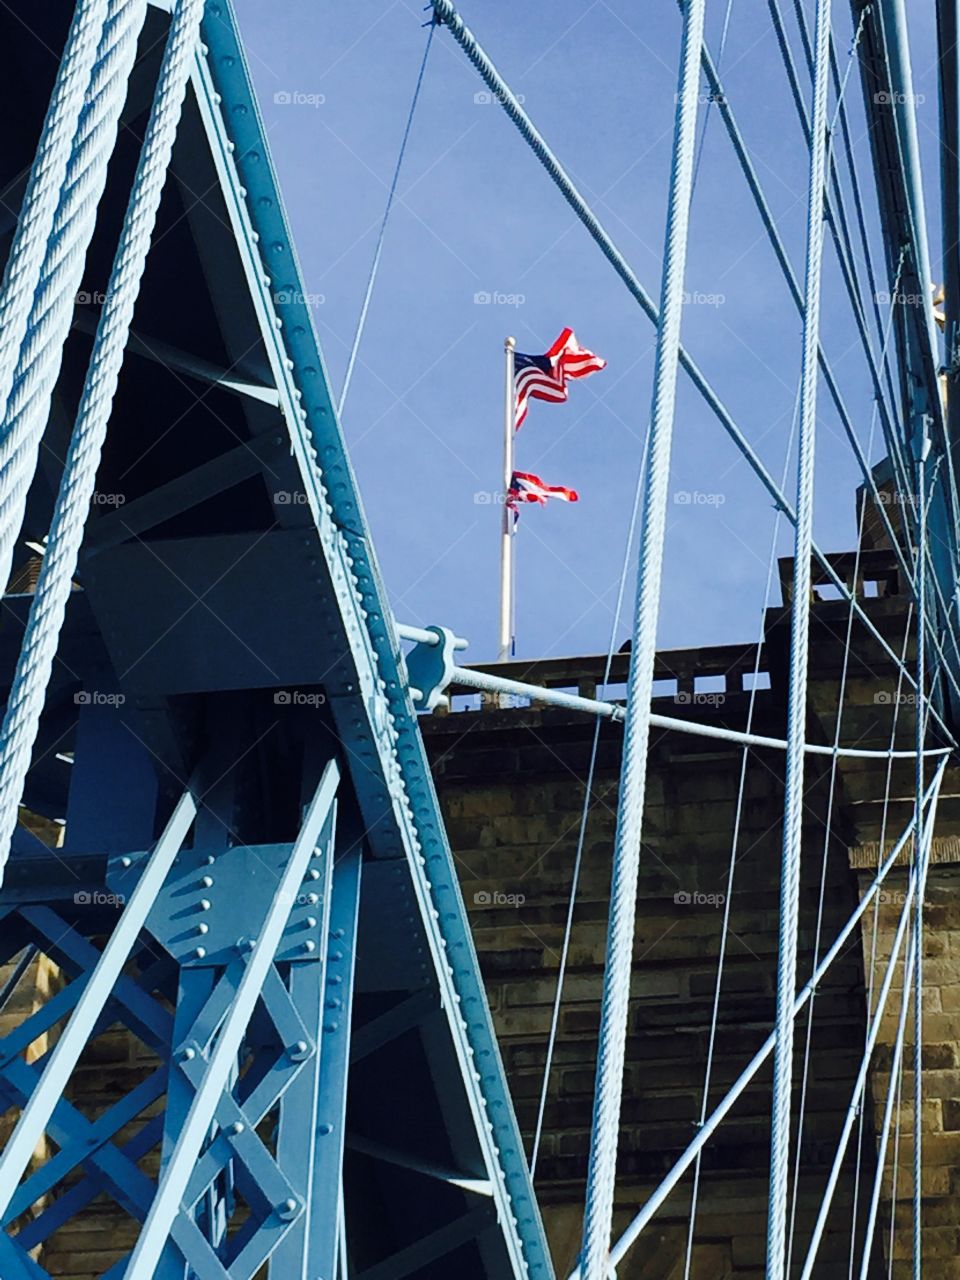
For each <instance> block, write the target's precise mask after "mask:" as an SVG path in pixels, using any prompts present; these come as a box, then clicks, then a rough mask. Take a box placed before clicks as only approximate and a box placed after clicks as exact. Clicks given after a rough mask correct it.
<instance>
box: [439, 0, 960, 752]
mask: <svg viewBox="0 0 960 1280" xmlns="http://www.w3.org/2000/svg"><path fill="white" fill-rule="evenodd" d="M431 4H432V5H433V9H434V12H435V13H437V14H438V15H439V17H440V19H441V21H442V22H443V23H444V25H446V26H447V28H448V29H449V31H450V32H451V34H452V35H453V37H454V39H455V40H456V41H457V43H458V44H459V45H460V47H461V49H463V51H464V53H465V54H466V55H467V57H468V58H469V60H470V61H471V63H473V65H474V67H475V68H476V69H477V71H478V73H479V74H480V76H481V77H482V79H483V80H484V82H485V83H486V84H487V86H488V87H489V88H490V90H491V93H492V94H493V95H494V97H495V98H496V100H497V101H498V102H499V103H500V105H501V106H502V107H503V109H504V111H505V112H506V113H507V115H508V116H509V117H510V119H511V120H512V121H513V123H514V124H515V125H516V127H517V129H518V131H519V133H520V134H521V136H522V137H523V139H524V141H525V142H526V143H527V145H528V146H529V147H530V149H531V150H532V151H533V153H534V155H536V157H537V159H538V160H539V161H540V163H541V164H542V165H543V167H544V168H545V169H546V171H547V172H548V173H549V175H550V177H551V178H552V179H553V181H554V183H555V185H556V186H557V188H558V189H559V190H560V192H561V194H562V195H563V196H564V199H565V200H566V201H567V203H568V204H569V205H570V207H571V208H572V209H573V211H574V212H575V213H576V215H577V217H578V218H579V219H580V221H581V222H582V223H583V225H584V226H585V227H586V228H587V230H588V231H589V232H590V235H591V236H592V237H593V239H594V240H595V241H596V243H597V245H598V246H599V248H600V250H601V251H602V253H603V255H604V257H605V258H606V259H607V261H608V262H609V263H610V264H611V266H612V267H613V268H614V270H615V271H616V272H617V274H618V275H619V276H620V279H621V280H622V281H623V283H624V284H625V285H626V287H627V289H628V290H629V292H630V293H631V294H632V296H633V297H634V298H635V299H636V301H637V302H638V303H639V305H640V307H641V309H642V310H643V312H644V315H646V316H647V318H648V319H649V320H650V321H651V322H652V323H653V324H655V325H657V324H659V318H660V317H659V312H658V310H657V308H656V306H655V305H654V304H653V302H652V300H651V298H650V296H649V294H648V293H647V292H646V290H645V289H644V287H643V285H642V284H641V283H640V281H639V279H638V278H637V276H636V274H635V273H634V271H633V269H632V268H631V267H630V265H629V264H628V263H627V261H626V259H625V258H624V257H623V255H622V254H621V253H620V251H619V249H618V248H617V247H616V245H615V244H614V242H613V240H612V239H611V238H610V236H609V235H608V234H607V232H606V230H605V229H604V228H603V226H602V225H601V223H600V222H599V220H598V219H597V217H596V215H595V214H594V213H593V211H592V210H591V209H590V207H589V205H588V204H587V202H586V201H585V200H584V198H583V196H581V194H580V192H579V191H578V190H577V188H576V187H575V186H574V184H573V182H572V181H571V180H570V177H569V175H568V174H567V173H566V171H565V170H564V168H563V167H562V165H561V164H560V162H559V161H558V160H557V158H556V156H555V155H554V154H553V152H552V151H551V150H550V148H549V147H548V146H547V144H546V142H545V141H544V139H543V137H542V136H541V134H540V133H539V132H538V131H537V129H536V128H535V127H534V125H533V122H532V121H531V120H530V117H529V116H528V115H527V114H526V112H525V111H524V110H523V107H522V106H521V105H520V103H519V102H518V101H517V99H516V97H515V95H514V94H513V93H512V92H511V90H510V87H509V85H507V83H506V81H505V80H504V79H503V77H502V76H501V75H500V73H499V72H498V71H497V69H496V67H495V66H494V65H493V63H492V62H491V61H490V59H489V57H488V56H487V55H486V53H485V52H484V51H483V49H482V48H481V47H480V45H479V44H478V42H477V40H476V37H475V36H474V35H473V32H472V31H471V30H470V29H469V28H468V27H467V26H466V24H465V23H464V21H463V19H462V18H461V16H460V14H459V13H458V12H457V9H456V7H455V5H454V4H453V3H452V0H431ZM680 364H681V365H682V366H683V368H684V370H685V371H686V373H687V375H688V376H689V378H690V380H691V382H692V383H693V385H694V387H695V388H696V389H697V391H698V393H699V394H700V395H701V397H702V398H703V399H704V401H705V402H706V404H707V405H708V407H709V408H710V411H711V412H712V413H713V414H714V416H715V417H716V418H717V421H718V422H719V423H720V425H721V426H722V427H723V429H724V430H725V431H726V433H727V435H728V436H729V438H730V440H731V441H732V442H733V444H734V446H735V447H736V448H737V449H738V451H739V452H740V454H741V455H742V456H743V458H744V459H745V461H746V462H747V463H748V465H749V466H750V468H751V470H752V471H753V472H754V474H755V475H756V476H757V478H758V479H759V481H760V483H761V484H762V485H763V487H764V488H765V489H766V491H767V493H768V494H769V495H770V497H771V498H772V499H773V502H774V504H775V505H776V506H777V507H779V508H780V509H781V510H782V511H783V513H784V515H785V516H786V517H787V519H788V520H789V521H790V523H791V524H794V525H795V524H796V520H797V517H796V512H795V511H794V509H793V506H792V504H791V503H790V502H789V500H788V499H787V497H786V495H785V494H784V492H783V490H782V489H780V487H779V486H778V485H777V483H776V481H774V479H773V478H772V476H771V475H770V473H769V472H768V471H767V469H766V467H765V466H764V464H763V462H762V461H761V459H760V457H759V456H758V454H757V452H756V450H755V449H754V448H753V446H752V445H751V444H750V443H749V441H748V440H747V439H746V437H745V436H744V435H743V432H742V431H741V430H740V428H739V427H738V426H737V424H736V423H735V422H734V420H733V418H732V417H731V416H730V413H729V411H728V410H727V409H726V407H725V406H724V404H723V403H722V401H721V400H720V398H719V397H718V396H717V394H716V392H715V391H714V390H713V387H712V386H711V385H710V383H709V382H708V381H707V379H706V378H705V376H704V375H703V373H702V372H701V370H700V368H699V367H698V365H697V364H696V363H695V362H694V360H693V358H692V357H691V356H690V354H689V353H688V352H687V351H686V350H685V349H684V347H683V345H682V344H681V347H680ZM813 554H814V556H815V557H816V559H817V563H818V564H819V565H820V566H821V568H822V569H823V571H824V573H825V574H826V576H827V578H828V580H829V581H830V583H831V584H832V585H833V586H834V587H836V589H837V590H838V591H839V593H840V596H841V598H842V599H844V600H849V599H850V594H851V593H850V590H849V588H848V587H847V585H846V583H845V582H844V581H843V579H842V578H841V577H840V575H839V574H838V573H837V571H836V569H835V568H834V567H833V565H832V564H831V562H830V559H829V557H828V556H827V555H826V554H825V553H824V552H823V550H822V549H821V548H820V547H819V546H818V545H817V543H816V542H814V543H813ZM855 608H856V610H857V617H858V619H859V620H860V621H861V623H862V624H863V626H864V627H865V628H866V630H867V632H868V633H869V635H870V636H871V637H872V639H873V640H875V641H876V643H877V644H878V645H879V646H880V647H881V649H882V650H883V652H884V653H885V654H886V655H887V656H888V657H889V658H890V659H891V660H892V661H893V662H895V663H898V662H899V658H898V656H897V654H896V653H895V652H894V650H893V649H892V648H891V646H890V645H889V643H888V642H887V640H886V638H885V637H884V636H883V635H882V634H881V632H880V631H879V629H878V628H877V627H876V626H875V624H874V623H873V621H872V619H871V618H870V616H869V614H868V613H867V612H866V611H865V610H864V609H863V608H862V607H861V606H860V604H859V602H857V603H856V605H855ZM907 680H908V682H909V683H910V684H911V685H912V684H913V675H912V673H910V672H907ZM935 714H936V718H937V722H938V724H939V725H940V726H941V728H942V729H943V730H944V732H948V729H947V725H946V723H945V721H944V720H943V717H942V716H940V714H939V713H936V712H935Z"/></svg>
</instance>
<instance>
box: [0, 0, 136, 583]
mask: <svg viewBox="0 0 960 1280" xmlns="http://www.w3.org/2000/svg"><path fill="white" fill-rule="evenodd" d="M146 9H147V4H146V0H111V3H110V5H109V11H108V18H107V22H106V24H105V26H104V28H103V32H102V37H101V40H100V43H99V46H98V48H97V56H96V63H95V65H94V68H93V72H92V75H91V77H90V80H89V84H88V86H87V93H86V96H85V99H84V106H83V110H82V111H81V113H80V118H79V124H78V126H77V132H76V137H75V139H74V146H73V150H72V152H71V155H70V159H69V163H68V165H67V172H66V176H65V178H64V181H63V186H62V190H61V192H60V199H59V203H58V205H57V210H56V215H55V217H54V222H53V230H52V232H51V236H50V243H49V250H48V252H47V254H46V257H45V258H44V261H43V266H42V268H41V272H40V280H39V283H38V286H37V290H36V293H35V295H34V297H33V299H32V305H31V309H30V317H29V320H28V322H27V332H26V336H25V338H24V341H23V344H22V346H21V348H20V352H19V356H18V359H17V367H16V372H15V375H14V381H13V387H12V389H11V391H10V395H9V397H8V399H7V402H6V409H5V412H4V418H3V425H2V428H0V582H2V583H6V582H7V581H8V579H9V576H10V567H11V564H12V560H13V549H14V545H15V543H16V539H17V535H18V533H19V531H20V526H21V525H22V523H23V516H24V511H25V508H26V500H27V491H28V489H29V487H30V483H31V481H32V479H33V475H34V472H35V471H36V466H37V455H38V451H39V447H40V439H41V436H42V435H43V430H44V427H45V426H46V423H47V416H48V414H49V409H50V399H51V396H52V393H53V388H54V385H55V383H56V380H57V375H58V374H59V371H60V363H61V360H62V358H63V347H64V343H65V341H66V337H67V333H68V331H69V329H70V323H71V321H72V319H73V309H74V305H75V303H76V294H77V289H78V287H79V284H80V281H81V278H82V275H83V268H84V262H85V258H86V252H87V247H88V245H89V243H90V240H91V238H92V236H93V230H94V226H95V224H96V215H97V206H98V205H99V202H100V197H101V195H102V194H103V189H104V186H105V184H106V179H107V164H108V162H109V159H110V156H111V155H112V154H113V149H114V144H115V141H116V136H117V129H118V127H119V122H120V112H121V110H122V109H123V104H124V101H125V98H126V91H127V81H128V80H129V77H130V72H131V69H132V67H133V61H134V57H135V55H136V50H137V36H138V34H139V31H140V28H141V26H142V25H143V20H144V17H145V15H146Z"/></svg>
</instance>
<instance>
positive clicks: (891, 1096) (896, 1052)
mask: <svg viewBox="0 0 960 1280" xmlns="http://www.w3.org/2000/svg"><path fill="white" fill-rule="evenodd" d="M921 732H922V730H921ZM918 902H919V899H918ZM915 918H916V917H915ZM910 962H913V964H915V963H916V957H915V953H914V954H912V955H911V956H910V957H909V958H908V965H907V967H906V969H905V972H904V982H903V991H902V998H901V1002H900V1015H899V1018H898V1021H897V1034H896V1037H895V1039H894V1046H893V1060H892V1062H891V1064H890V1079H889V1080H888V1082H887V1096H886V1100H885V1102H884V1108H883V1120H882V1121H881V1124H880V1139H879V1143H878V1147H877V1168H876V1172H875V1174H874V1179H873V1189H872V1191H871V1195H870V1207H869V1210H868V1215H867V1225H866V1228H865V1230H864V1242H863V1255H862V1257H861V1265H860V1280H868V1271H869V1265H870V1248H871V1245H872V1243H873V1237H874V1233H875V1231H876V1225H877V1215H878V1212H879V1208H880V1193H881V1188H882V1186H883V1177H884V1167H885V1164H886V1154H887V1143H888V1141H889V1137H890V1125H891V1120H892V1117H893V1107H894V1101H895V1099H899V1095H900V1089H901V1083H902V1078H903V1077H902V1071H903V1049H904V1042H905V1035H906V1028H907V1013H908V1011H909V1008H910V997H911V994H912V992H911V982H910V972H909V970H910ZM861 1114H862V1113H861ZM898 1144H899V1115H898V1130H897V1143H896V1144H895V1148H894V1159H895V1161H896V1159H897V1158H898V1155H899V1153H898V1151H897V1145H898ZM891 1199H892V1201H893V1206H894V1211H893V1212H891V1215H890V1217H891V1227H892V1226H894V1225H895V1221H896V1212H895V1206H896V1199H897V1192H896V1175H895V1174H894V1179H893V1191H892V1195H891ZM890 1258H891V1262H892V1259H893V1249H892V1244H891V1250H890Z"/></svg>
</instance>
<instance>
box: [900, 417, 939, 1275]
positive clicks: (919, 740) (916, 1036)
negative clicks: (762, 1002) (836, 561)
mask: <svg viewBox="0 0 960 1280" xmlns="http://www.w3.org/2000/svg"><path fill="white" fill-rule="evenodd" d="M926 426H927V421H926V418H923V419H922V420H921V421H920V423H918V429H917V433H916V436H915V438H914V454H915V458H916V464H917V471H916V474H917V501H918V503H919V505H920V511H919V515H918V525H917V547H918V554H917V705H916V720H917V723H916V732H917V736H916V744H917V750H918V751H922V750H923V743H924V736H925V730H926V716H925V712H924V689H925V686H926V663H925V657H926V655H925V648H926V645H925V640H926V635H925V630H926V628H925V622H926V607H927V603H926V579H927V566H926V563H925V561H924V551H925V548H926V540H927V497H928V495H927V492H926V483H927V481H926V460H927V454H928V453H929V451H930V437H929V435H928V434H927V431H926ZM937 465H938V467H939V460H938V463H937ZM916 789H917V798H916V819H915V821H916V827H915V833H914V860H915V861H917V860H923V859H924V857H925V854H924V851H923V849H922V836H923V811H922V808H921V805H922V796H923V757H922V756H921V757H920V758H919V759H918V760H917V762H916ZM926 856H929V855H928V854H927V855H926ZM911 959H912V960H913V982H914V991H913V1222H912V1228H913V1230H912V1243H913V1275H914V1280H920V1275H921V1272H922V1269H923V1252H922V1250H923V1120H922V1111H923V1106H922V1103H923V894H922V893H919V894H917V899H916V902H915V903H914V908H913V936H912V938H911ZM903 1001H904V1004H906V1001H907V979H906V977H904V990H903Z"/></svg>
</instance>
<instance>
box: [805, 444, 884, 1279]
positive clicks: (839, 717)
mask: <svg viewBox="0 0 960 1280" xmlns="http://www.w3.org/2000/svg"><path fill="white" fill-rule="evenodd" d="M871 444H872V433H871ZM865 517H866V503H863V504H862V505H861V507H860V520H859V527H858V529H857V550H856V555H855V559H854V568H853V580H854V582H857V581H859V576H860V553H861V549H862V546H863V530H864V523H865ZM852 635H853V610H852V609H848V610H847V629H846V635H845V638H844V646H843V663H842V665H841V669H840V681H839V684H838V689H837V714H836V718H835V720H834V733H833V741H834V745H835V746H836V745H837V744H838V743H839V742H840V733H841V730H842V727H843V712H844V698H845V696H846V689H847V678H848V675H849V671H850V654H851V652H852V643H851V641H852ZM838 765H839V757H838V756H834V757H833V759H832V760H831V761H830V782H829V791H828V797H827V812H826V815H825V821H824V832H823V849H822V851H821V858H820V887H819V893H818V895H817V919H816V924H815V926H814V932H813V968H816V967H817V962H818V960H819V959H820V942H821V939H822V937H823V913H824V905H825V902H826V890H827V865H828V862H829V855H830V845H831V842H832V839H833V810H834V801H835V799H836V788H837V772H838ZM816 1000H817V992H816V991H814V992H813V994H812V995H811V997H810V1003H809V1004H808V1005H807V1010H806V1027H805V1029H804V1047H803V1070H802V1072H801V1078H800V1104H799V1108H798V1115H797V1149H796V1152H795V1154H794V1162H793V1186H792V1188H791V1194H790V1230H789V1232H788V1235H787V1261H786V1268H785V1271H786V1275H788V1276H789V1275H790V1274H791V1266H792V1262H793V1245H794V1238H795V1232H796V1224H797V1205H798V1203H799V1199H800V1164H801V1153H802V1150H803V1142H802V1140H803V1124H804V1120H805V1118H806V1109H807V1091H808V1088H809V1083H810V1057H811V1053H812V1050H813V1015H814V1009H815V1007H816Z"/></svg>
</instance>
